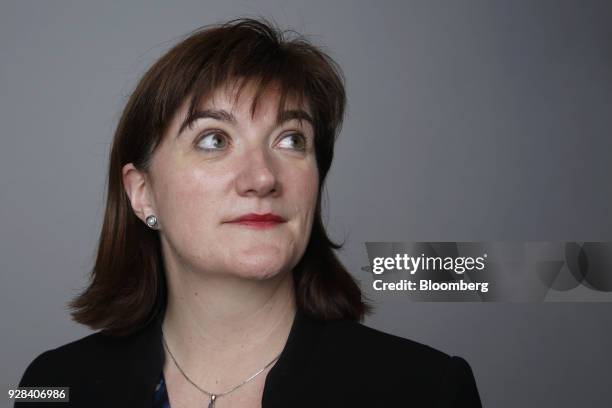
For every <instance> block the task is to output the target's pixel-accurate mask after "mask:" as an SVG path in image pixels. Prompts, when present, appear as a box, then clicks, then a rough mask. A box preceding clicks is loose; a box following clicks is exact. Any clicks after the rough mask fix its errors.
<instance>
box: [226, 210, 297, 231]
mask: <svg viewBox="0 0 612 408" xmlns="http://www.w3.org/2000/svg"><path fill="white" fill-rule="evenodd" d="M230 222H231V223H236V224H240V225H244V226H249V227H255V228H269V227H273V226H275V225H278V224H280V223H282V222H285V219H284V218H283V217H281V216H280V215H276V214H272V213H266V214H255V213H250V214H245V215H242V216H240V217H238V218H236V219H233V220H231V221H230Z"/></svg>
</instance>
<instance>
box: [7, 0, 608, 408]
mask: <svg viewBox="0 0 612 408" xmlns="http://www.w3.org/2000/svg"><path fill="white" fill-rule="evenodd" d="M243 15H251V16H253V15H264V16H267V17H271V18H274V19H275V20H276V21H278V22H279V23H280V24H281V25H282V26H285V27H287V26H289V27H291V28H294V29H296V30H297V31H300V32H303V33H305V34H310V35H311V39H312V40H313V41H314V42H315V43H318V44H324V45H325V46H327V48H328V49H329V51H330V53H331V55H332V56H333V57H334V58H335V59H336V60H337V61H338V62H339V63H340V65H341V66H342V67H343V69H344V71H345V73H346V77H347V88H348V96H349V106H348V111H347V116H346V123H345V126H344V128H343V132H342V135H341V137H340V140H339V142H338V145H337V154H336V159H335V163H334V165H333V167H332V171H331V173H330V176H329V184H328V187H329V190H328V191H329V193H328V197H329V199H328V201H327V202H328V205H327V209H328V214H329V228H330V231H331V235H332V237H334V238H335V239H336V240H342V239H343V238H346V246H345V248H344V250H343V251H342V252H340V255H341V258H342V260H343V261H344V262H345V263H346V265H347V267H348V268H349V269H350V271H351V272H352V273H354V274H355V276H357V277H358V278H359V279H360V280H361V281H362V283H363V286H364V289H365V290H366V292H367V293H368V294H369V296H370V297H371V298H372V299H374V300H375V303H376V304H377V306H378V309H377V313H376V314H375V315H374V316H371V317H369V318H368V319H367V320H366V324H368V325H370V326H372V327H375V328H378V329H381V330H383V331H388V332H391V333H394V334H397V335H401V336H404V337H408V338H411V339H413V340H416V341H420V342H423V343H426V344H429V345H431V346H433V347H436V348H439V349H441V350H444V351H446V352H448V353H452V354H457V355H461V356H463V357H465V358H466V359H467V360H468V361H469V362H470V364H471V366H472V368H473V370H474V373H475V377H476V380H477V383H478V386H479V389H480V394H481V398H482V400H483V403H484V405H485V406H486V407H517V406H528V407H575V406H585V407H604V406H606V407H609V406H610V404H611V402H610V401H612V391H611V389H612V379H611V378H612V377H611V376H610V366H611V365H612V351H611V349H610V347H611V346H610V345H611V344H612V328H611V327H612V324H611V323H612V317H611V313H610V311H611V305H610V303H544V304H493V303H413V302H410V301H408V300H407V298H406V297H403V296H401V295H397V296H396V295H393V296H388V297H383V296H381V295H380V294H376V293H372V291H370V290H368V289H369V285H368V284H369V283H370V282H371V279H370V277H369V276H368V275H366V274H365V273H364V272H362V271H361V270H360V268H361V266H363V265H365V264H366V263H367V256H366V252H365V247H364V245H363V242H365V241H468V240H472V241H474V240H476V241H495V240H497V241H503V240H518V241H528V240H531V241H534V240H550V241H554V240H559V241H565V240H575V241H585V240H591V241H598V240H600V241H610V240H612V239H611V231H612V217H610V208H611V206H610V204H611V197H612V183H610V181H609V180H610V175H611V174H612V172H611V170H612V164H611V162H610V154H611V152H612V138H611V137H610V130H611V125H612V115H611V114H610V113H611V107H612V103H611V102H612V92H611V90H612V81H611V76H610V73H611V72H612V58H611V55H612V48H611V45H612V24H611V22H612V4H611V3H610V2H596V1H533V0H531V1H495V2H491V1H461V2H460V1H446V2H440V1H420V2H417V1H410V2H400V1H397V2H391V1H387V2H357V1H342V2H338V1H336V2H331V3H328V2H327V1H308V2H306V1H291V2H277V1H258V2H252V1H227V0H224V1H218V2H204V1H191V2H186V1H183V2H176V1H172V2H169V1H163V2H162V1H157V2H135V1H132V2H124V1H121V2H119V1H117V2H110V1H103V2H101V1H97V2H93V1H90V2H84V1H38V2H33V1H3V2H2V5H1V6H0V95H1V96H0V123H1V125H2V127H1V132H2V137H1V145H0V146H1V148H0V182H1V185H0V188H1V191H2V205H1V206H0V222H1V225H2V229H1V231H2V232H1V234H2V238H1V239H2V246H1V248H0V262H1V265H0V266H1V268H0V270H1V274H2V275H1V279H2V282H1V289H0V290H1V296H0V302H1V304H0V319H1V320H0V321H1V322H2V344H1V345H2V348H1V350H2V351H1V354H0V355H1V358H2V360H1V361H0V367H2V370H1V373H0V377H1V378H0V380H1V381H0V382H1V383H2V384H3V385H4V387H3V390H6V389H7V388H8V387H9V386H15V385H16V384H17V382H18V380H19V378H20V376H21V374H22V373H23V370H24V369H25V367H26V365H27V364H28V363H29V362H30V361H31V360H32V359H33V358H34V357H35V355H37V354H39V353H40V352H42V351H44V350H47V349H49V348H51V347H57V346H59V345H61V344H64V343H66V342H69V341H72V340H74V339H76V338H79V337H81V336H84V335H86V334H89V333H90V331H89V330H88V329H86V328H85V327H80V326H78V325H76V324H75V323H72V322H71V321H70V320H69V317H68V314H67V310H66V308H65V303H66V302H67V301H68V299H69V298H70V297H71V296H73V295H74V294H75V293H77V291H78V290H79V289H81V288H82V287H83V286H84V285H85V283H86V276H87V273H88V271H89V268H90V267H91V265H92V262H93V256H94V250H95V248H96V241H97V238H98V233H99V228H100V224H101V216H102V211H103V204H104V198H105V196H104V188H105V175H106V167H107V158H108V151H109V145H110V141H111V137H112V133H113V130H114V127H115V125H116V122H117V119H118V117H119V113H120V111H121V109H122V107H123V104H124V103H125V101H126V98H127V96H128V95H129V93H130V91H131V89H132V87H133V86H134V85H135V82H136V80H137V79H138V78H139V77H140V75H142V74H143V73H144V70H145V69H146V68H147V67H148V66H149V64H150V63H152V62H153V61H154V60H155V59H156V58H157V57H158V56H160V55H161V54H162V53H163V52H164V51H165V50H166V49H167V48H168V47H169V46H171V45H172V44H174V42H175V39H177V38H178V36H180V35H183V34H185V33H186V32H188V31H190V30H192V29H194V28H196V27H198V26H201V25H203V24H208V23H212V22H217V21H219V20H223V19H227V18H232V17H237V16H243ZM363 352H364V353H367V352H369V351H368V350H364V351H363ZM407 369H409V368H407ZM407 387H409V384H407ZM400 391H402V390H398V392H400ZM2 392H6V391H2Z"/></svg>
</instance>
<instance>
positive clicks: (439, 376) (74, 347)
mask: <svg viewBox="0 0 612 408" xmlns="http://www.w3.org/2000/svg"><path fill="white" fill-rule="evenodd" d="M161 316H162V315H161V314H158V315H157V317H156V318H154V319H152V321H151V323H149V324H147V325H146V326H145V327H144V328H142V329H141V330H139V331H137V332H135V333H134V334H132V335H129V336H127V337H123V338H113V337H109V336H107V335H105V334H102V333H101V332H97V333H94V334H90V335H88V336H86V337H83V338H81V339H79V340H76V341H74V342H72V343H68V344H66V345H63V346H61V347H58V348H56V349H52V350H48V351H45V352H44V353H42V354H40V355H39V356H38V357H36V358H35V359H34V360H33V361H32V362H31V363H30V365H29V366H28V367H27V369H26V370H25V373H24V374H23V377H22V379H21V381H20V383H19V386H20V387H27V386H30V387H34V386H68V387H70V391H69V398H70V402H69V403H66V402H58V403H27V402H17V403H15V405H14V406H15V407H16V408H17V407H39V408H40V407H43V406H57V407H64V408H68V407H83V408H96V407H100V408H102V407H103V408H111V407H113V408H119V407H130V408H151V407H152V405H153V394H154V389H155V386H156V385H157V382H158V380H159V378H160V375H161V372H162V367H163V363H164V349H163V344H162V340H161V322H162V318H161ZM206 400H207V399H206V396H205V395H202V401H203V403H202V406H206V404H205V403H204V401H206ZM222 402H223V400H222V399H219V401H218V403H217V404H218V405H219V408H222V407H223V405H222ZM277 407H278V408H280V407H283V408H288V407H309V408H314V407H414V408H416V407H461V408H476V407H481V403H480V398H479V395H478V391H477V388H476V383H475V381H474V376H473V374H472V371H471V369H470V366H469V364H468V363H467V362H466V361H465V360H464V359H462V358H461V357H451V356H449V355H447V354H445V353H443V352H441V351H438V350H435V349H433V348H431V347H429V346H426V345H423V344H420V343H417V342H414V341H411V340H407V339H404V338H401V337H398V336H394V335H391V334H387V333H383V332H381V331H378V330H375V329H372V328H369V327H367V326H364V325H362V324H360V323H357V322H353V321H348V320H334V321H319V320H315V319H312V318H310V317H308V316H306V315H305V314H303V313H302V312H300V311H298V312H297V313H296V316H295V320H294V322H293V325H292V327H291V331H290V333H289V337H288V339H287V343H286V345H285V348H284V349H283V351H282V353H281V356H280V358H279V359H278V361H277V362H276V363H275V364H274V365H273V366H272V367H271V368H270V370H269V372H268V374H267V376H266V380H265V387H264V392H263V398H262V408H277Z"/></svg>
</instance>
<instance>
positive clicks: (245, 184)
mask: <svg viewBox="0 0 612 408" xmlns="http://www.w3.org/2000/svg"><path fill="white" fill-rule="evenodd" d="M236 188H237V190H238V194H240V195H256V196H266V195H268V194H271V193H276V192H278V189H279V186H278V177H277V175H276V170H275V169H274V163H273V162H272V158H271V157H269V155H268V154H267V152H266V150H265V148H259V147H254V148H252V149H250V150H249V151H248V152H246V154H245V157H244V159H243V164H242V168H241V170H240V173H239V175H238V178H237V180H236Z"/></svg>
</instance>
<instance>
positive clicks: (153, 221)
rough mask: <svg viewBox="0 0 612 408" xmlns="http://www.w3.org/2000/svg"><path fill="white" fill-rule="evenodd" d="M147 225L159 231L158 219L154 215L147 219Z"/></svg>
mask: <svg viewBox="0 0 612 408" xmlns="http://www.w3.org/2000/svg"><path fill="white" fill-rule="evenodd" d="M146 223H147V225H148V226H149V227H150V228H151V229H157V227H158V224H157V217H156V216H154V215H152V214H151V215H149V216H148V217H147V220H146Z"/></svg>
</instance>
